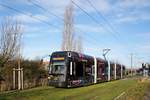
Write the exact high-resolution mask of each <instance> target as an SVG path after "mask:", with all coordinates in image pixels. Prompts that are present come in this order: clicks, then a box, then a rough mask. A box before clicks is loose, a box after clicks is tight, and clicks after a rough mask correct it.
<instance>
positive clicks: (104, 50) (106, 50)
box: [103, 49, 111, 81]
mask: <svg viewBox="0 0 150 100" xmlns="http://www.w3.org/2000/svg"><path fill="white" fill-rule="evenodd" d="M110 50H111V49H103V56H104V59H105V61H107V63H108V81H110V61H109V59H108V58H107V59H108V60H106V54H107V53H108V52H109V51H110Z"/></svg>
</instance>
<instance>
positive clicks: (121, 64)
mask: <svg viewBox="0 0 150 100" xmlns="http://www.w3.org/2000/svg"><path fill="white" fill-rule="evenodd" d="M122 69H123V66H122V64H121V79H122V74H123V73H122Z"/></svg>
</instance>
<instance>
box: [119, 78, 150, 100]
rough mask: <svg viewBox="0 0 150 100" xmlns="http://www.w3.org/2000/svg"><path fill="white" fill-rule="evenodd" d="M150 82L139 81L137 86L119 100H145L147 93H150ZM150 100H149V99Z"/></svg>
mask: <svg viewBox="0 0 150 100" xmlns="http://www.w3.org/2000/svg"><path fill="white" fill-rule="evenodd" d="M149 87H150V81H149V80H147V79H139V80H138V82H137V84H135V85H134V86H133V87H132V88H130V89H128V90H127V91H126V93H125V94H124V95H123V96H121V98H120V99H119V100H145V98H144V96H146V92H148V93H149V92H150V91H149V90H148V89H149ZM148 100H149V99H148Z"/></svg>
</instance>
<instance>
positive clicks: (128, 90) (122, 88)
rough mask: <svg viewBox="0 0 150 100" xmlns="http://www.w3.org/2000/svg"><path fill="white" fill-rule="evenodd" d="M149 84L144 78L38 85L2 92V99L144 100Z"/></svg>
mask: <svg viewBox="0 0 150 100" xmlns="http://www.w3.org/2000/svg"><path fill="white" fill-rule="evenodd" d="M148 85H149V81H147V80H144V81H143V79H141V80H139V79H123V80H117V81H112V82H106V83H101V84H96V85H91V86H85V87H79V88H70V89H65V88H54V87H38V88H33V89H29V90H24V91H12V92H5V93H0V100H113V99H115V98H116V99H118V100H142V99H143V97H144V92H145V91H146V89H147V87H148ZM120 95H121V96H120Z"/></svg>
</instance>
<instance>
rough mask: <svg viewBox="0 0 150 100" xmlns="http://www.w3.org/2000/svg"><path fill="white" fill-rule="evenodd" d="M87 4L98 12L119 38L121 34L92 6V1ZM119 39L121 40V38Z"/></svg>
mask: <svg viewBox="0 0 150 100" xmlns="http://www.w3.org/2000/svg"><path fill="white" fill-rule="evenodd" d="M87 2H88V3H89V4H90V6H91V7H92V8H93V9H94V10H95V11H96V13H97V14H98V15H99V16H100V17H101V18H102V19H103V20H104V21H105V22H106V24H107V25H108V26H109V28H110V29H111V30H112V32H113V33H115V34H117V36H118V37H119V36H120V33H119V32H118V31H117V30H116V29H115V28H114V27H113V26H112V25H111V24H110V23H109V21H108V20H107V19H106V18H105V16H104V15H103V14H102V13H101V12H100V11H99V10H98V9H97V8H96V7H95V6H94V5H93V4H92V2H91V0H87ZM119 39H121V38H119ZM119 41H120V40H119ZM121 42H122V41H121ZM123 44H124V43H123Z"/></svg>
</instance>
